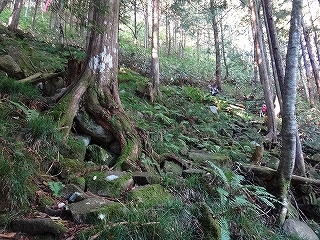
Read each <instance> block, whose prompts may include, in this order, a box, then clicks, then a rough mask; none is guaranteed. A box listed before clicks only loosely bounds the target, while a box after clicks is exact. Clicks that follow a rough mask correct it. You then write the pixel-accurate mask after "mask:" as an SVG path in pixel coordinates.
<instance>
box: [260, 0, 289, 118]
mask: <svg viewBox="0 0 320 240" xmlns="http://www.w3.org/2000/svg"><path fill="white" fill-rule="evenodd" d="M262 6H263V12H264V17H265V23H266V28H267V35H268V42H269V49H270V57H271V61H272V68H273V72H274V74H273V75H274V81H275V86H276V93H277V96H278V100H279V104H280V112H282V96H281V89H282V86H283V79H284V67H283V64H282V57H281V53H280V47H279V42H278V36H277V30H276V26H275V24H274V21H273V15H272V7H271V4H270V0H263V1H262Z"/></svg>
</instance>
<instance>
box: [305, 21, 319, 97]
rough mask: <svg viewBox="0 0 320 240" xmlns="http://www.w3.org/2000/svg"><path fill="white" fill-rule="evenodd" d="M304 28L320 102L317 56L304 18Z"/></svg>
mask: <svg viewBox="0 0 320 240" xmlns="http://www.w3.org/2000/svg"><path fill="white" fill-rule="evenodd" d="M302 28H303V35H304V39H305V42H306V46H307V51H308V56H309V60H310V64H311V68H312V72H313V77H314V81H315V83H316V86H317V93H318V100H319V102H320V76H319V69H318V67H317V63H316V60H315V56H314V53H313V50H312V46H311V42H310V35H309V30H308V29H307V27H306V25H305V23H304V21H303V20H302Z"/></svg>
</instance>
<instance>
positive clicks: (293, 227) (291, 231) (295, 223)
mask: <svg viewBox="0 0 320 240" xmlns="http://www.w3.org/2000/svg"><path fill="white" fill-rule="evenodd" d="M283 230H284V231H285V232H286V233H287V234H288V235H292V236H296V237H298V238H299V239H303V240H319V238H318V236H317V235H316V234H315V232H314V231H313V230H312V229H311V228H310V227H309V226H308V225H307V224H305V223H304V222H301V221H299V220H295V219H291V218H288V219H287V220H286V221H285V222H284V225H283Z"/></svg>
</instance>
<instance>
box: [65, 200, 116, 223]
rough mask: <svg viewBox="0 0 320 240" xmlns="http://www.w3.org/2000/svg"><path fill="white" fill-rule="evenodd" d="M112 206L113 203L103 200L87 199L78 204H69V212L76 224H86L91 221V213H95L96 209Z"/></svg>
mask: <svg viewBox="0 0 320 240" xmlns="http://www.w3.org/2000/svg"><path fill="white" fill-rule="evenodd" d="M113 204H115V202H112V201H109V200H107V199H104V198H99V197H89V198H86V199H84V200H82V201H80V202H76V203H71V204H69V210H70V212H71V215H72V217H73V220H74V221H75V222H76V223H88V222H91V221H92V215H91V214H92V212H94V213H96V212H97V210H98V209H100V208H103V207H106V206H108V205H111V206H113ZM90 215H91V216H90ZM90 219H91V220H90Z"/></svg>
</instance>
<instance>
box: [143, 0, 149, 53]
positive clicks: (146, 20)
mask: <svg viewBox="0 0 320 240" xmlns="http://www.w3.org/2000/svg"><path fill="white" fill-rule="evenodd" d="M144 25H145V29H144V48H146V49H148V47H149V0H146V4H145V12H144Z"/></svg>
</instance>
